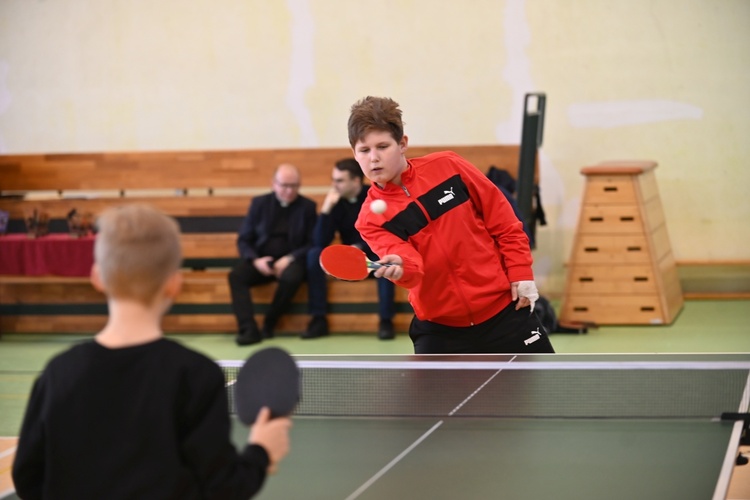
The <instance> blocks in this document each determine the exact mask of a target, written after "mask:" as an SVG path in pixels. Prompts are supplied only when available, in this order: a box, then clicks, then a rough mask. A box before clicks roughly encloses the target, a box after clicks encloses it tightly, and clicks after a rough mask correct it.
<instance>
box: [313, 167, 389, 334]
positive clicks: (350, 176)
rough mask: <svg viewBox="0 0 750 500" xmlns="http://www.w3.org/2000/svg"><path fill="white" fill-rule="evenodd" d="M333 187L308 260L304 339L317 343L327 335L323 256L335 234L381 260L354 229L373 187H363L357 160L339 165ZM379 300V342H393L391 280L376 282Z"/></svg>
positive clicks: (325, 201) (334, 172)
mask: <svg viewBox="0 0 750 500" xmlns="http://www.w3.org/2000/svg"><path fill="white" fill-rule="evenodd" d="M331 177H332V181H333V186H332V187H331V190H330V191H329V192H328V195H327V196H326V198H325V200H323V206H322V208H321V210H320V215H319V216H318V222H317V224H316V225H315V232H314V233H313V234H314V235H313V248H312V249H311V250H310V253H308V256H307V273H308V285H309V297H310V315H311V316H312V319H311V320H310V324H309V325H308V327H307V331H305V333H303V334H302V338H303V339H314V338H317V337H323V336H325V335H328V319H327V318H326V313H327V312H328V300H327V294H328V288H327V286H326V285H327V282H326V276H325V274H324V272H323V270H322V269H321V268H320V252H321V251H322V250H323V248H325V247H327V246H328V245H330V244H331V242H332V241H333V238H334V236H335V235H336V232H338V233H339V237H340V239H341V243H343V244H344V245H352V246H355V247H357V248H359V249H360V250H364V252H365V253H366V254H367V256H368V257H369V258H370V259H371V260H377V259H378V257H377V256H376V255H375V254H374V253H372V250H370V247H369V246H367V243H365V242H364V240H363V239H362V237H361V236H360V235H359V231H357V230H356V229H354V222H355V221H356V220H357V216H358V215H359V209H360V208H361V207H362V203H363V202H364V201H365V198H366V197H367V190H368V189H370V186H369V185H367V184H363V183H362V181H363V180H364V174H363V173H362V169H361V168H359V163H357V161H356V160H355V159H354V158H349V159H345V160H341V161H338V162H336V165H335V166H334V168H333V173H332V175H331ZM377 283H378V300H379V303H380V310H379V316H380V322H379V324H378V338H379V339H380V340H388V339H392V338H394V335H395V334H394V329H393V315H394V313H395V307H396V306H395V304H394V295H395V285H394V284H393V283H392V282H391V281H389V280H383V279H380V280H377Z"/></svg>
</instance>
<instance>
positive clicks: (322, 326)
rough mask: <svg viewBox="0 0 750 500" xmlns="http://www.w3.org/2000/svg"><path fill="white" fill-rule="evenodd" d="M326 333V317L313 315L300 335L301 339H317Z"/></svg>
mask: <svg viewBox="0 0 750 500" xmlns="http://www.w3.org/2000/svg"><path fill="white" fill-rule="evenodd" d="M326 335H328V319H327V318H326V317H325V316H313V319H311V320H310V323H309V324H308V325H307V330H305V333H303V334H302V335H301V337H302V338H303V339H317V338H318V337H325V336H326Z"/></svg>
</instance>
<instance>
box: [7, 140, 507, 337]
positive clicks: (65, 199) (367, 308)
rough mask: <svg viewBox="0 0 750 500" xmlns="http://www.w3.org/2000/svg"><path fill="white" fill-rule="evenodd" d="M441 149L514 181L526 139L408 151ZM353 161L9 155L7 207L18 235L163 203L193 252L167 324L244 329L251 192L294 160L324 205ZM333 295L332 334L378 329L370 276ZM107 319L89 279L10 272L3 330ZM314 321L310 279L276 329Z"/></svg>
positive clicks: (405, 316)
mask: <svg viewBox="0 0 750 500" xmlns="http://www.w3.org/2000/svg"><path fill="white" fill-rule="evenodd" d="M443 150H452V151H455V152H457V153H458V154H460V155H462V156H463V157H465V158H467V159H468V160H469V161H471V162H472V163H474V165H476V166H477V168H479V169H480V170H482V171H484V172H486V171H487V170H488V169H489V167H490V166H491V165H494V166H497V167H498V168H501V169H505V170H507V171H508V172H510V173H511V175H513V176H515V175H516V172H517V169H518V155H519V146H517V145H482V146H440V147H410V148H409V150H408V155H409V156H422V155H424V154H427V153H429V152H433V151H443ZM350 156H351V150H349V149H348V148H314V149H256V150H241V151H184V152H177V151H175V152H133V153H67V154H29V155H0V210H4V211H7V212H9V213H10V224H9V226H10V228H11V230H13V228H15V230H18V228H19V227H22V225H23V219H24V214H26V213H28V212H29V211H31V210H33V209H34V208H36V209H39V210H41V211H43V212H46V213H48V214H49V216H50V218H51V219H52V222H53V223H52V224H51V225H52V227H54V226H55V223H57V224H58V227H60V226H61V225H64V219H65V217H66V215H67V214H68V212H69V211H70V210H72V209H73V208H75V209H76V210H77V211H78V212H79V213H91V214H94V215H96V214H98V213H100V212H101V211H102V210H103V209H105V208H106V207H109V206H112V205H119V204H123V203H133V202H146V203H150V204H152V205H154V206H156V207H158V208H159V209H161V210H162V211H164V212H166V213H168V214H170V215H172V216H174V217H175V218H176V219H177V220H178V221H179V222H180V225H181V227H182V230H183V235H182V243H183V253H184V257H185V284H184V287H183V291H182V293H181V294H180V296H179V297H178V299H177V301H176V303H175V304H174V306H173V308H172V309H171V311H170V313H169V314H168V315H167V316H166V317H165V319H164V330H165V331H168V332H234V331H235V330H236V326H235V322H234V316H233V315H232V313H231V308H230V299H229V289H228V285H227V271H228V268H229V267H231V265H232V263H233V262H235V261H236V259H237V258H238V257H237V249H236V230H237V229H238V228H239V224H240V221H241V220H242V217H243V216H244V215H245V213H246V211H247V208H248V206H249V203H250V199H251V197H252V196H253V195H257V194H261V193H266V192H269V191H270V189H271V177H272V175H273V170H274V169H275V168H276V166H277V165H279V164H281V163H292V164H294V165H296V166H297V167H298V168H299V169H300V171H301V173H302V188H301V193H302V194H304V195H306V196H309V197H311V198H313V199H315V200H316V201H317V202H318V203H319V204H320V203H321V202H322V199H323V197H324V196H325V193H326V192H327V190H328V188H329V186H330V176H331V169H332V168H333V165H334V163H335V162H336V161H337V160H339V159H342V158H346V157H350ZM53 230H54V229H53ZM273 290H274V285H273V284H270V285H266V286H262V287H257V288H254V289H253V292H252V293H253V299H254V301H255V303H256V304H257V312H258V313H259V315H262V313H263V312H264V311H265V308H266V306H267V304H268V303H269V301H270V298H271V296H272V293H273ZM396 300H397V311H398V314H397V316H396V318H395V319H394V322H395V326H396V329H397V330H398V331H406V330H407V328H408V324H409V321H410V319H411V308H410V306H409V304H408V302H407V299H406V291H405V290H403V289H401V288H399V287H397V293H396ZM329 302H330V304H331V314H330V315H329V322H330V325H331V330H332V331H334V332H337V331H338V332H343V331H346V332H358V331H361V332H375V331H376V328H377V321H378V318H377V310H378V304H377V292H376V286H375V283H374V282H373V281H372V280H366V281H364V282H359V283H345V282H340V281H335V280H332V281H331V282H330V286H329ZM105 320H106V303H105V300H104V297H103V296H102V295H101V294H100V293H98V292H96V291H95V290H94V289H93V287H92V286H91V285H90V284H89V282H88V279H87V278H65V277H56V276H41V277H30V276H0V332H5V333H8V332H74V333H82V332H95V331H97V330H99V329H100V328H101V327H102V326H103V325H104V322H105ZM308 320H309V318H308V316H307V288H306V286H303V287H302V289H301V290H300V291H299V293H298V294H297V295H296V297H295V300H294V303H293V305H292V310H291V311H290V314H289V315H287V316H285V317H284V318H283V319H282V320H281V322H280V323H279V325H278V330H279V331H280V332H284V331H288V332H294V333H300V332H302V331H304V329H305V326H306V325H307V322H308ZM259 321H260V318H259Z"/></svg>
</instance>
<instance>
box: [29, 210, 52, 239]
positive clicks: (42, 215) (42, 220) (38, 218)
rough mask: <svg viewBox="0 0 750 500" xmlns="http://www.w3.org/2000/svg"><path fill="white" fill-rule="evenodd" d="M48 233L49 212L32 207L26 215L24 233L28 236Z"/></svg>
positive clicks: (34, 236) (33, 236) (37, 236)
mask: <svg viewBox="0 0 750 500" xmlns="http://www.w3.org/2000/svg"><path fill="white" fill-rule="evenodd" d="M47 233H49V214H48V213H47V212H41V211H39V210H38V209H36V208H35V209H34V211H33V212H32V213H31V214H28V215H27V216H26V234H27V235H28V237H29V238H39V237H40V236H44V235H46V234H47Z"/></svg>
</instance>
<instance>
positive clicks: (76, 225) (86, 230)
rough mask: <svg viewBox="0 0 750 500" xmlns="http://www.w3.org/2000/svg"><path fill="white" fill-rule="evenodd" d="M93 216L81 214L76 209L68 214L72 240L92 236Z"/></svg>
mask: <svg viewBox="0 0 750 500" xmlns="http://www.w3.org/2000/svg"><path fill="white" fill-rule="evenodd" d="M93 218H94V217H93V215H92V214H81V213H79V212H78V210H76V209H75V208H74V209H72V210H71V211H70V212H68V232H69V233H70V236H71V238H80V237H82V236H88V235H89V234H91V230H92V227H93Z"/></svg>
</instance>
